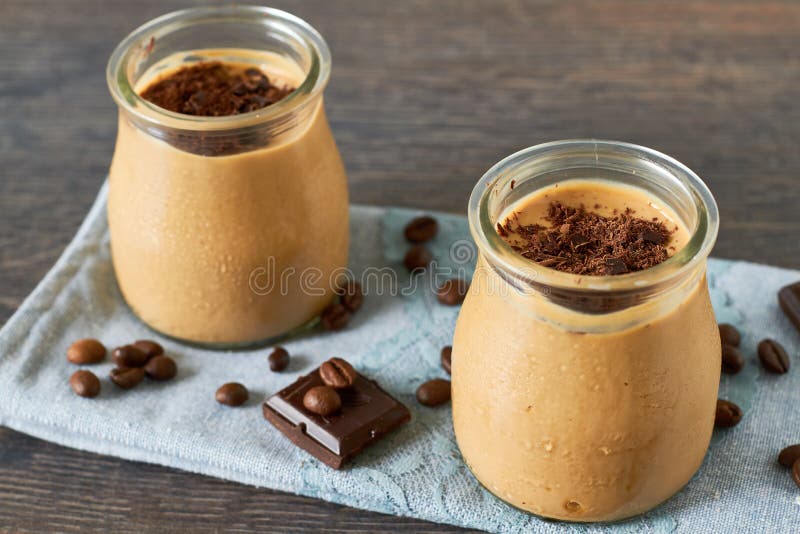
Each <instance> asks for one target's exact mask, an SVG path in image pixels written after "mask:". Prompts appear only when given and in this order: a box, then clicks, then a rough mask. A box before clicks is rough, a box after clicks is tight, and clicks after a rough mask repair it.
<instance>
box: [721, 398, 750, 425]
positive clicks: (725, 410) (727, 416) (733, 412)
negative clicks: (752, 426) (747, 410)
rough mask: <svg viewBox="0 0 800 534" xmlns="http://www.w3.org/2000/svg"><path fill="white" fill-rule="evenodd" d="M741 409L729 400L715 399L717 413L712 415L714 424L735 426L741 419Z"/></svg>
mask: <svg viewBox="0 0 800 534" xmlns="http://www.w3.org/2000/svg"><path fill="white" fill-rule="evenodd" d="M742 415H743V413H742V409H741V408H739V406H737V405H736V404H734V403H732V402H731V401H727V400H724V399H717V413H716V415H715V417H714V426H716V427H719V428H728V427H732V426H736V425H737V424H739V421H741V420H742Z"/></svg>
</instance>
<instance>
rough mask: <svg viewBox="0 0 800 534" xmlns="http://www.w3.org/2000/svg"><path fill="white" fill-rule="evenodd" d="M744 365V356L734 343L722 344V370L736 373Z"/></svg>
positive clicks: (730, 373)
mask: <svg viewBox="0 0 800 534" xmlns="http://www.w3.org/2000/svg"><path fill="white" fill-rule="evenodd" d="M742 367H744V356H742V353H741V352H740V351H739V349H737V348H736V347H734V346H733V345H722V372H723V373H727V374H729V375H735V374H736V373H738V372H739V371H741V370H742Z"/></svg>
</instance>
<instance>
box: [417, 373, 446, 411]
mask: <svg viewBox="0 0 800 534" xmlns="http://www.w3.org/2000/svg"><path fill="white" fill-rule="evenodd" d="M449 400H450V381H449V380H445V379H443V378H434V379H433V380H428V381H427V382H425V383H424V384H422V385H421V386H420V387H418V388H417V401H419V403H420V404H422V405H424V406H439V405H440V404H444V403H445V402H447V401H449Z"/></svg>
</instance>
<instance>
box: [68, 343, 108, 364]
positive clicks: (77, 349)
mask: <svg viewBox="0 0 800 534" xmlns="http://www.w3.org/2000/svg"><path fill="white" fill-rule="evenodd" d="M105 357H106V348H105V347H104V346H103V344H102V343H100V342H99V341H97V340H96V339H90V338H87V339H79V340H78V341H76V342H75V343H73V344H72V345H70V346H69V348H68V349H67V359H68V360H69V361H70V362H72V363H77V364H78V365H86V364H90V363H99V362H102V361H103V360H104V359H105Z"/></svg>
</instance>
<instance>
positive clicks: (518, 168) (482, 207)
mask: <svg viewBox="0 0 800 534" xmlns="http://www.w3.org/2000/svg"><path fill="white" fill-rule="evenodd" d="M582 151H591V152H593V153H594V162H595V168H598V169H600V168H603V167H602V163H603V157H604V154H605V155H609V154H611V153H612V152H613V151H624V152H625V153H626V154H628V155H630V156H632V157H634V158H636V159H637V160H638V161H641V163H642V164H643V165H651V166H653V165H654V166H656V167H658V168H660V169H661V170H662V171H665V172H666V173H668V174H669V175H670V176H671V177H672V178H674V179H676V180H677V181H678V182H680V184H682V186H683V187H684V188H685V190H686V191H687V192H688V193H689V194H690V195H691V200H692V204H693V207H694V210H695V217H696V224H695V227H694V228H693V229H692V228H689V230H690V231H691V237H690V239H689V241H688V242H687V243H686V244H685V245H684V246H683V247H682V248H681V249H680V250H678V251H677V252H676V253H675V254H673V255H672V256H670V257H669V258H668V259H666V260H665V261H663V262H661V263H659V264H658V265H655V266H653V267H651V268H649V269H644V270H641V271H636V272H632V273H627V274H621V275H600V276H590V275H575V274H572V273H567V272H562V271H558V270H556V269H552V268H550V267H544V266H542V265H540V264H538V263H535V262H532V261H530V260H528V259H526V258H523V257H522V256H521V255H520V254H518V253H517V252H516V251H514V249H512V248H511V246H510V245H509V244H508V243H507V242H506V241H505V240H504V239H503V238H502V237H500V235H498V233H497V231H496V226H495V224H496V222H497V221H495V220H493V217H492V213H490V206H489V202H490V200H491V197H492V195H493V194H496V191H498V190H499V188H500V187H503V186H504V185H505V186H506V187H507V186H508V184H510V183H511V182H512V181H518V180H519V179H520V178H521V177H522V175H524V173H525V171H526V170H529V167H528V164H529V163H531V162H533V161H536V160H538V159H543V158H546V157H548V156H553V155H555V154H569V153H570V152H574V153H579V152H582ZM527 178H528V179H531V177H530V176H527ZM468 218H469V226H470V232H471V234H472V237H473V239H474V240H475V242H476V244H477V246H478V249H479V250H480V252H481V254H482V255H483V256H484V257H485V258H486V259H487V260H489V262H490V263H491V264H492V265H493V266H495V267H499V268H500V269H502V270H503V271H504V272H505V273H507V274H509V275H511V276H513V277H514V278H515V279H517V280H520V281H523V282H528V283H529V284H530V285H532V286H534V287H537V288H540V289H541V288H544V289H545V292H550V291H551V290H554V289H555V290H557V291H568V292H570V293H571V294H574V295H578V296H579V297H587V296H591V295H592V294H596V295H608V294H609V293H617V292H619V293H639V292H642V291H645V290H647V289H648V288H652V287H653V286H656V285H659V286H660V285H662V284H664V283H665V282H669V281H676V280H678V279H680V278H681V276H682V275H683V274H684V273H687V272H692V271H694V269H695V268H696V267H698V266H699V265H700V264H701V263H702V262H704V261H705V260H706V258H707V257H708V255H709V253H710V252H711V249H712V248H713V246H714V243H715V242H716V238H717V233H718V230H719V214H718V210H717V204H716V202H715V200H714V197H713V195H712V194H711V191H710V190H709V189H708V187H707V186H706V184H705V183H704V182H703V181H702V180H701V179H700V177H699V176H697V174H695V173H694V172H693V171H692V170H691V169H689V168H688V167H687V166H686V165H684V164H683V163H681V162H679V161H677V160H676V159H674V158H672V157H670V156H667V155H666V154H663V153H661V152H658V151H656V150H653V149H651V148H647V147H644V146H640V145H635V144H632V143H625V142H622V141H612V140H601V139H566V140H560V141H552V142H548V143H542V144H539V145H535V146H531V147H529V148H525V149H523V150H520V151H518V152H516V153H514V154H511V155H510V156H508V157H506V158H504V159H503V160H501V161H500V162H498V163H496V164H495V165H494V166H492V167H491V168H490V169H489V170H488V171H486V173H485V174H484V175H483V176H482V177H481V179H480V180H478V183H477V184H476V185H475V187H474V188H473V190H472V194H471V195H470V199H469V208H468Z"/></svg>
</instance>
